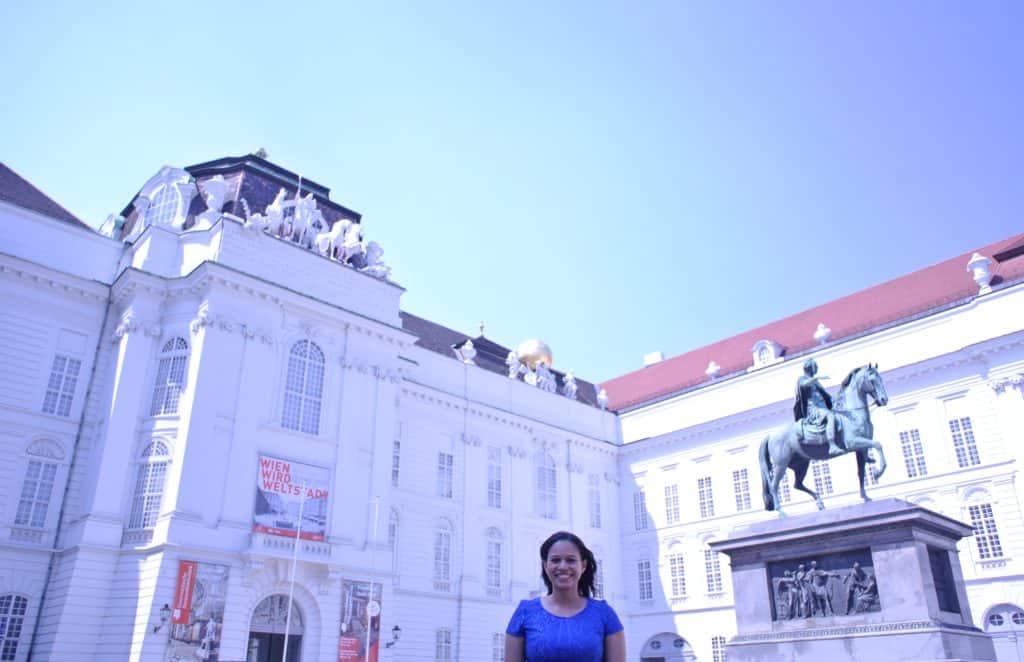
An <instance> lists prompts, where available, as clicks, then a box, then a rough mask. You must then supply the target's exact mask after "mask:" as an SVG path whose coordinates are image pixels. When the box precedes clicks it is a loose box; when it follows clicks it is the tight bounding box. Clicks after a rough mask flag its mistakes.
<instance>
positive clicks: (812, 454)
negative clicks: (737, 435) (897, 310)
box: [758, 359, 889, 517]
mask: <svg viewBox="0 0 1024 662" xmlns="http://www.w3.org/2000/svg"><path fill="white" fill-rule="evenodd" d="M817 370H818V364H817V362H815V361H814V359H811V360H809V361H807V362H806V363H805V364H804V375H803V376H802V377H801V378H800V379H799V381H798V382H797V397H796V403H795V404H794V406H793V414H794V417H795V418H797V420H796V421H794V422H793V423H791V424H789V425H788V426H786V427H785V428H783V429H781V430H775V431H774V432H772V433H770V434H769V435H768V436H766V437H765V438H764V440H763V441H762V442H761V446H760V449H759V451H758V460H759V462H760V465H761V483H762V491H763V496H764V507H765V510H775V511H777V512H778V513H779V516H780V517H784V516H785V513H784V512H783V510H782V502H781V500H780V499H779V483H781V482H782V478H783V476H784V475H785V473H786V469H792V470H793V476H794V481H793V487H795V488H796V489H798V490H800V491H802V492H806V493H807V494H810V495H811V496H812V497H813V498H814V502H815V504H817V506H818V509H819V510H824V509H825V504H824V503H823V502H822V500H821V496H820V495H818V493H817V492H815V491H814V490H812V489H810V488H809V487H807V486H806V485H804V478H805V477H806V476H807V470H808V468H810V465H811V460H828V459H831V458H833V457H839V456H840V455H845V454H846V453H856V454H857V476H858V477H859V479H860V496H861V498H862V499H864V500H865V501H869V500H870V499H869V498H868V495H867V492H866V491H865V489H864V483H865V478H866V466H867V465H868V464H869V463H871V462H872V461H873V460H872V459H871V457H870V456H869V455H868V451H871V450H874V451H875V452H876V453H877V454H878V459H879V464H878V469H877V470H876V472H875V475H876V477H880V476H881V475H882V473H883V472H884V471H885V467H886V461H885V453H884V451H883V450H882V445H881V444H879V443H878V442H877V441H874V439H873V434H874V426H873V425H872V424H871V412H870V411H869V409H868V406H869V404H870V402H871V401H874V402H875V403H876V404H878V405H879V406H881V407H884V406H885V405H886V404H888V402H889V396H888V395H887V394H886V392H885V385H884V384H883V383H882V376H881V375H880V374H879V373H878V367H877V366H873V365H866V366H862V367H860V368H856V369H855V370H853V371H852V372H850V374H849V375H847V376H846V379H844V380H843V383H842V386H840V388H839V395H838V397H837V398H836V399H835V404H834V406H833V402H832V398H831V396H829V394H828V392H827V391H826V390H825V389H824V387H823V386H821V384H820V383H819V382H818V380H817V378H816V377H815V375H816V373H817Z"/></svg>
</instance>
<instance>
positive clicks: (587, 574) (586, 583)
mask: <svg viewBox="0 0 1024 662" xmlns="http://www.w3.org/2000/svg"><path fill="white" fill-rule="evenodd" d="M562 540H567V541H569V542H571V543H572V544H574V545H576V549H578V550H580V561H582V563H583V572H582V573H580V583H579V584H578V589H579V592H580V595H581V596H583V597H584V598H590V597H593V596H594V573H595V572H596V571H597V560H596V559H594V553H593V552H592V551H590V550H589V549H587V546H586V545H584V544H583V541H582V540H580V537H579V536H578V535H576V534H575V533H570V532H568V531H556V532H555V533H552V534H551V535H550V536H548V539H547V540H545V541H544V543H543V544H541V546H540V578H541V579H543V580H544V585H545V586H547V587H548V595H551V593H553V592H554V587H553V586H552V585H551V580H550V579H548V576H547V574H546V573H545V572H544V564H545V563H547V560H548V552H550V551H551V547H552V546H553V545H554V544H555V543H556V542H560V541H562Z"/></svg>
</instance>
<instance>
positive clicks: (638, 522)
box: [633, 490, 647, 531]
mask: <svg viewBox="0 0 1024 662" xmlns="http://www.w3.org/2000/svg"><path fill="white" fill-rule="evenodd" d="M633 528H635V529H636V530H637V531H643V530H644V529H646V528H647V495H646V494H644V491H643V490H638V491H636V492H633Z"/></svg>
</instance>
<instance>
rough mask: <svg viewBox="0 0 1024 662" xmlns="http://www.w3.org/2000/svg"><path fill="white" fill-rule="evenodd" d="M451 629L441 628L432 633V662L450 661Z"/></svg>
mask: <svg viewBox="0 0 1024 662" xmlns="http://www.w3.org/2000/svg"><path fill="white" fill-rule="evenodd" d="M451 660H452V631H451V630H449V629H448V628H441V629H440V630H438V631H437V632H436V633H434V662H451Z"/></svg>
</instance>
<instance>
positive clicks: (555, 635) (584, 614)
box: [505, 598, 622, 662]
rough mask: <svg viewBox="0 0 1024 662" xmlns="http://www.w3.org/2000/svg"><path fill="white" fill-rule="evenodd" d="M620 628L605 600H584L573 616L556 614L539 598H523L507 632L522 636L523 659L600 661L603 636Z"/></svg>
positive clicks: (602, 651) (537, 660) (548, 661)
mask: <svg viewBox="0 0 1024 662" xmlns="http://www.w3.org/2000/svg"><path fill="white" fill-rule="evenodd" d="M621 631H622V622H621V621H620V620H619V617H618V616H617V615H616V614H615V610H614V609H612V608H611V607H610V606H608V603H606V602H605V601H604V600H593V599H588V600H587V606H586V607H584V608H583V610H582V611H581V612H580V613H578V614H576V615H575V616H568V617H565V616H555V615H554V614H552V613H550V612H548V611H547V610H546V609H544V607H543V606H542V605H541V603H540V598H534V599H533V600H523V601H521V602H520V603H519V606H518V607H516V611H515V613H514V614H512V619H511V620H510V621H509V622H508V628H507V629H506V630H505V632H506V634H510V635H513V636H515V637H522V638H523V639H524V640H525V644H526V662H601V660H602V659H603V658H604V638H605V637H607V636H608V635H610V634H615V633H616V632H621Z"/></svg>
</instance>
